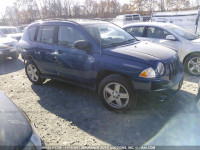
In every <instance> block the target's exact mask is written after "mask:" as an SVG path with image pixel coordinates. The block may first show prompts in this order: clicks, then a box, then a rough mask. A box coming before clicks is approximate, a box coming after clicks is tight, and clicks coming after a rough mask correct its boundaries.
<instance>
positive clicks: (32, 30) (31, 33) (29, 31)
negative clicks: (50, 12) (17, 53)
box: [28, 27, 37, 41]
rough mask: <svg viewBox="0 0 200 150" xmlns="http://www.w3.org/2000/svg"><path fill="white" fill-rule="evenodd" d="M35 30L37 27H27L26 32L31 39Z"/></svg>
mask: <svg viewBox="0 0 200 150" xmlns="http://www.w3.org/2000/svg"><path fill="white" fill-rule="evenodd" d="M36 30H37V27H31V28H29V29H28V34H29V38H30V40H31V41H35V34H36Z"/></svg>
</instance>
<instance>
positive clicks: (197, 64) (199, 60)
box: [188, 57, 200, 75]
mask: <svg viewBox="0 0 200 150" xmlns="http://www.w3.org/2000/svg"><path fill="white" fill-rule="evenodd" d="M188 70H189V71H190V73H192V74H194V75H199V74H200V57H194V58H191V59H190V60H189V62H188Z"/></svg>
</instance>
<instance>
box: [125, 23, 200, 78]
mask: <svg viewBox="0 0 200 150" xmlns="http://www.w3.org/2000/svg"><path fill="white" fill-rule="evenodd" d="M123 28H124V29H125V30H126V31H127V32H128V33H130V34H131V35H133V36H135V37H136V38H138V39H139V40H144V41H149V42H153V43H157V44H161V45H163V46H166V47H169V48H171V49H173V50H175V51H177V52H178V55H179V58H180V60H181V62H183V64H184V67H185V70H186V71H187V72H188V73H190V74H191V75H200V38H199V37H198V36H197V35H196V34H193V33H191V32H190V31H187V30H185V29H183V28H181V27H179V26H176V25H173V24H169V23H158V22H141V23H133V24H128V25H126V26H124V27H123Z"/></svg>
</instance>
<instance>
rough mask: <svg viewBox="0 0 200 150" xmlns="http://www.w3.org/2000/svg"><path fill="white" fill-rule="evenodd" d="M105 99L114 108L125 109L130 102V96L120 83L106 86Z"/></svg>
mask: <svg viewBox="0 0 200 150" xmlns="http://www.w3.org/2000/svg"><path fill="white" fill-rule="evenodd" d="M103 94H104V99H105V100H106V102H107V103H108V104H109V105H110V106H111V107H114V108H123V107H125V106H126V105H127V104H128V102H129V94H128V91H127V90H126V88H125V87H124V86H122V85H121V84H119V83H110V84H108V85H106V86H105V88H104V91H103Z"/></svg>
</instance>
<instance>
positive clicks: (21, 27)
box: [18, 25, 28, 32]
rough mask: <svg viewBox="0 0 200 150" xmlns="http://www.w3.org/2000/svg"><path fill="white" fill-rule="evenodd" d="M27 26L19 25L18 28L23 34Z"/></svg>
mask: <svg viewBox="0 0 200 150" xmlns="http://www.w3.org/2000/svg"><path fill="white" fill-rule="evenodd" d="M27 26H28V25H21V26H19V27H18V28H19V29H20V30H21V31H22V32H23V31H24V30H25V28H26V27H27Z"/></svg>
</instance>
